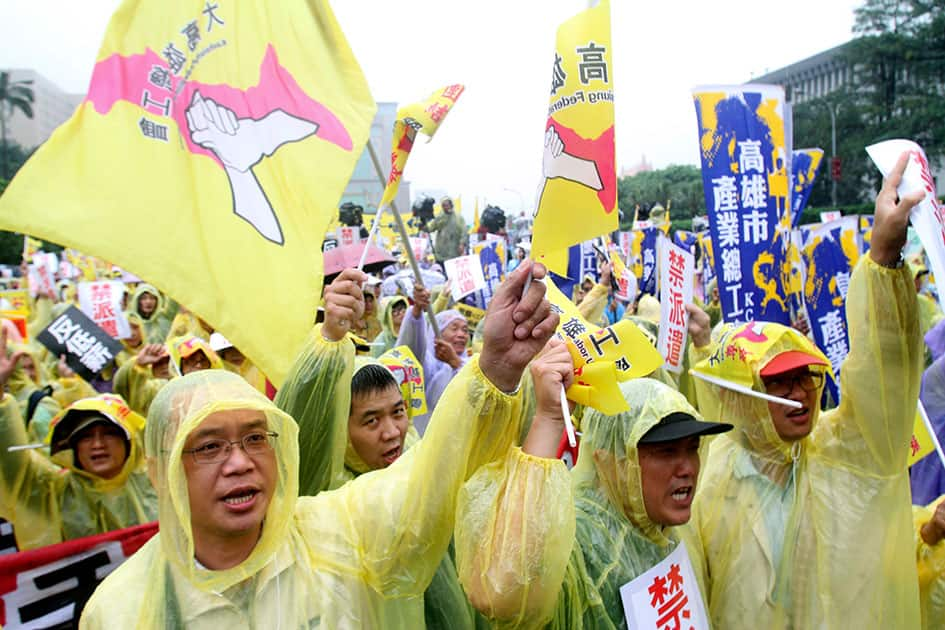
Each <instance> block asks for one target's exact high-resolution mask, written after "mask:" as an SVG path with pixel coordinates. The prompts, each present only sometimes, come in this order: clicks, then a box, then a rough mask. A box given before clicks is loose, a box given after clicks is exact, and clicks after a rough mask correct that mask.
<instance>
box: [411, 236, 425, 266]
mask: <svg viewBox="0 0 945 630" xmlns="http://www.w3.org/2000/svg"><path fill="white" fill-rule="evenodd" d="M409 238H410V249H411V250H413V258H414V260H424V259H425V258H426V256H427V252H428V251H429V249H430V239H429V237H427V236H411V237H409Z"/></svg>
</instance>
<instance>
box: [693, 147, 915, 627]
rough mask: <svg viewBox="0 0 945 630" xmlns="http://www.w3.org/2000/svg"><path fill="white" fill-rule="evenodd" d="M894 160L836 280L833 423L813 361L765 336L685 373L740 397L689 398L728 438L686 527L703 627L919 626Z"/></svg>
mask: <svg viewBox="0 0 945 630" xmlns="http://www.w3.org/2000/svg"><path fill="white" fill-rule="evenodd" d="M907 157H908V156H906V155H904V156H903V159H900V161H899V164H898V166H897V168H896V169H894V171H893V172H892V173H891V174H890V176H889V178H888V179H887V181H885V182H884V184H883V188H882V190H881V191H880V193H879V195H878V197H877V198H876V209H875V228H874V231H873V240H872V249H871V250H870V252H869V253H868V254H866V255H864V256H863V257H862V258H861V259H860V261H859V263H858V264H857V266H856V269H855V270H854V272H853V274H852V277H851V279H850V288H849V292H848V294H847V302H846V315H847V321H848V326H849V334H850V353H849V355H848V356H847V358H846V360H845V361H844V363H843V365H842V369H841V370H840V372H841V373H840V402H839V405H838V406H837V407H836V408H834V409H830V410H826V411H823V412H822V411H821V409H820V404H819V403H820V397H821V392H822V391H823V385H824V373H825V371H826V370H827V369H828V365H827V360H826V358H825V357H824V355H823V354H822V353H821V352H820V351H819V350H818V349H817V348H816V347H815V346H814V345H813V344H812V343H811V342H810V340H809V339H808V338H807V337H805V336H804V335H802V334H801V333H799V332H798V331H796V330H794V329H792V328H787V327H785V326H781V325H779V324H772V323H763V322H749V323H747V324H742V325H741V326H738V327H735V328H730V329H728V330H726V331H725V332H723V334H722V335H721V336H720V337H719V340H718V342H717V343H716V344H714V345H712V346H710V347H709V348H708V353H709V354H708V356H706V355H705V354H703V355H702V356H703V357H705V358H703V359H702V361H701V362H699V363H698V364H695V365H694V367H693V370H694V371H696V372H699V371H710V370H712V369H713V365H714V366H715V369H718V368H719V366H721V365H722V364H723V363H724V364H726V365H727V367H728V368H729V371H728V372H727V374H728V375H730V376H732V379H730V381H731V382H735V379H736V377H735V375H736V374H737V384H742V385H744V384H750V385H751V389H752V390H753V392H752V393H754V394H755V395H748V394H747V393H745V392H743V391H736V388H734V387H730V388H727V389H723V388H721V387H719V388H716V389H714V390H713V391H710V390H708V388H705V389H700V391H699V403H700V407H703V405H704V403H708V406H712V405H713V402H714V403H715V404H717V405H718V417H717V418H711V419H713V420H716V419H718V420H721V421H723V422H729V423H731V424H733V425H735V429H734V430H733V431H731V432H730V433H728V434H726V435H724V436H720V437H718V438H716V439H715V441H714V442H713V444H712V445H711V450H710V452H709V458H708V462H707V464H706V467H705V471H704V473H703V478H702V479H701V480H700V493H699V494H698V495H697V496H696V499H695V501H694V504H693V515H692V520H691V521H690V523H689V525H688V527H691V528H692V529H693V531H694V534H695V536H696V538H697V539H698V541H699V544H700V545H701V551H702V554H703V556H704V559H705V571H706V575H705V577H706V595H707V600H708V601H707V603H708V607H709V614H710V616H711V620H712V626H713V627H716V628H746V627H757V628H917V627H919V625H920V621H919V607H918V589H917V578H916V567H915V549H914V544H915V543H914V541H913V532H912V527H911V526H912V520H911V519H912V517H911V505H910V497H909V477H908V470H907V461H906V460H907V455H908V451H909V448H908V447H909V442H910V438H911V435H912V426H913V421H914V418H915V413H916V401H917V398H918V388H919V379H920V377H921V360H922V352H921V346H920V344H921V337H920V335H919V324H918V316H917V306H916V299H915V289H914V287H913V285H912V278H911V277H910V275H909V272H908V269H906V268H904V267H903V265H902V257H901V249H902V246H903V244H904V243H905V237H906V227H907V225H908V217H909V211H910V209H911V208H912V207H913V206H914V205H915V204H916V203H917V201H918V200H919V199H921V195H916V194H914V193H913V194H910V195H904V196H903V198H902V199H899V198H898V197H897V194H896V189H897V186H898V184H899V181H900V178H901V176H902V173H903V170H904V169H905V166H906V159H905V158H907ZM701 315H702V317H705V315H704V314H701ZM705 323H706V330H707V323H708V320H707V318H706V322H705ZM700 337H701V339H700ZM705 341H707V340H705V337H703V336H701V335H695V334H694V335H693V343H694V345H695V346H701V345H703V343H705ZM698 352H699V350H696V353H698ZM702 352H703V353H704V352H705V350H703V351H702ZM696 358H698V357H696ZM719 373H720V372H716V374H719ZM704 395H707V396H708V397H710V398H709V399H708V400H706V399H705V398H704ZM765 397H767V398H765ZM712 398H714V401H713V400H712Z"/></svg>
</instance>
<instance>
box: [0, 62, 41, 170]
mask: <svg viewBox="0 0 945 630" xmlns="http://www.w3.org/2000/svg"><path fill="white" fill-rule="evenodd" d="M32 84H33V82H32V81H11V80H10V73H9V72H0V160H2V161H0V177H2V178H3V179H9V178H10V177H12V174H11V173H10V171H9V170H8V166H9V164H8V163H7V118H8V117H10V116H12V115H13V112H15V111H16V110H20V111H21V112H23V115H24V116H26V117H27V118H32V117H33V88H32V87H30V86H31V85H32Z"/></svg>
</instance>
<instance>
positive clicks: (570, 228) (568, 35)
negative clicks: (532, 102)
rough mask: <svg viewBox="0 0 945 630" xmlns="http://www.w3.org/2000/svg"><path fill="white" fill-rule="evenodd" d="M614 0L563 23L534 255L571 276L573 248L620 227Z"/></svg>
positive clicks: (557, 48) (604, 0) (547, 126)
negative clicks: (612, 21)
mask: <svg viewBox="0 0 945 630" xmlns="http://www.w3.org/2000/svg"><path fill="white" fill-rule="evenodd" d="M611 59H612V57H611V41H610V1H609V0H600V2H598V4H597V5H596V6H593V7H591V8H589V9H587V10H585V11H582V12H581V13H578V14H577V15H575V16H574V17H572V18H571V19H569V20H567V21H565V22H563V23H562V24H561V26H560V27H558V35H557V38H556V41H555V55H554V66H553V73H552V74H553V78H552V83H551V96H550V99H549V103H548V120H547V122H546V124H545V146H544V153H543V155H542V184H541V192H540V197H539V200H538V204H537V209H536V211H535V223H534V227H533V233H532V258H534V259H535V260H536V261H538V262H541V263H542V264H544V265H545V266H546V267H548V268H549V269H551V270H552V271H554V272H555V273H557V274H559V275H562V276H566V275H567V273H568V252H567V250H568V247H570V246H571V245H574V244H576V243H580V242H582V241H586V240H590V239H592V238H595V237H597V236H601V235H602V234H608V233H610V232H613V231H614V230H616V229H617V228H618V217H617V172H616V168H615V161H614V89H613V85H614V84H613V64H612V63H611Z"/></svg>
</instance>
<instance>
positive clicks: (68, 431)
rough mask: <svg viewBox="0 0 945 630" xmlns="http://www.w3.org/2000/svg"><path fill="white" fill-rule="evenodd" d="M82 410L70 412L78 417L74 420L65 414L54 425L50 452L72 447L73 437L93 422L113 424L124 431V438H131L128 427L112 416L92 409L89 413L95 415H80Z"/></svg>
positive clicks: (53, 452) (54, 452)
mask: <svg viewBox="0 0 945 630" xmlns="http://www.w3.org/2000/svg"><path fill="white" fill-rule="evenodd" d="M83 411H84V410H82V411H79V410H76V411H73V412H70V413H74V414H76V415H77V416H78V419H76V420H71V419H70V418H69V415H68V414H67V415H66V417H64V418H63V419H62V420H61V421H60V422H59V425H58V426H57V427H56V429H55V431H54V432H53V435H52V436H50V444H49V445H50V454H53V455H55V454H56V453H58V452H59V451H62V450H65V449H68V448H72V440H73V438H75V437H76V435H78V434H79V433H80V432H82V431H84V430H85V429H87V428H88V427H90V426H92V425H93V424H105V425H114V426H116V427H118V428H119V429H121V430H122V432H124V434H125V439H127V440H131V435H130V434H129V433H128V429H126V428H125V427H123V426H122V425H121V424H120V423H118V422H115V420H114V418H111V417H109V416H108V415H106V414H104V413H102V412H101V411H94V412H91V413H94V414H95V415H88V416H85V417H82V414H83ZM70 420H71V421H70ZM70 425H72V426H70Z"/></svg>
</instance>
